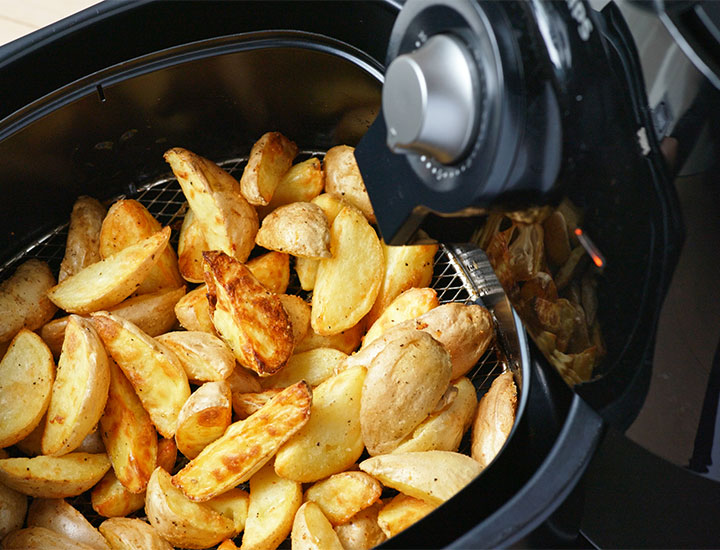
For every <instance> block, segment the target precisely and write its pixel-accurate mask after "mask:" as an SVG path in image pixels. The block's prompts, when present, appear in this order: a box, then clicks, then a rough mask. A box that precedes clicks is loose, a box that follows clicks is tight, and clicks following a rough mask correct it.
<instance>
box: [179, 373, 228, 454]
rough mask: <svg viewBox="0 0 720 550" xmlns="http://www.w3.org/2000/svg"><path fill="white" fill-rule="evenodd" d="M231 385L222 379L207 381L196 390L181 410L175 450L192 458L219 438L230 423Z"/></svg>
mask: <svg viewBox="0 0 720 550" xmlns="http://www.w3.org/2000/svg"><path fill="white" fill-rule="evenodd" d="M231 399H232V398H231V395H230V386H229V385H228V384H227V382H225V381H224V380H221V381H219V382H207V383H205V384H203V385H202V386H200V387H199V388H198V389H197V390H195V391H194V392H193V393H192V395H191V396H190V397H189V399H188V400H187V401H186V402H185V405H183V408H182V409H180V414H179V415H178V425H177V430H176V431H175V441H176V443H177V447H178V450H179V451H180V452H181V453H182V454H184V455H185V456H186V457H188V458H190V459H193V458H195V457H196V456H197V455H199V454H200V451H202V450H203V449H204V448H205V447H207V445H208V444H209V443H212V442H213V441H215V440H216V439H217V438H219V437H220V436H221V435H222V434H223V433H225V430H226V429H227V427H228V426H229V425H230V422H231V420H232V402H231Z"/></svg>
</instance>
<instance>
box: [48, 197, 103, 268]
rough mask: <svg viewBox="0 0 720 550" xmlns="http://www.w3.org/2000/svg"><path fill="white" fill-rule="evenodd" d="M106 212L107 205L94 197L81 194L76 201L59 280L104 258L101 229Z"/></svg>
mask: <svg viewBox="0 0 720 550" xmlns="http://www.w3.org/2000/svg"><path fill="white" fill-rule="evenodd" d="M105 212H106V211H105V207H104V206H103V205H102V204H100V202H99V201H98V200H97V199H93V198H92V197H87V196H81V197H78V199H77V200H76V201H75V204H74V205H73V209H72V213H71V214H70V226H69V227H68V235H67V240H66V241H65V256H63V260H62V262H61V263H60V273H59V274H58V282H62V281H64V280H65V279H67V278H68V277H69V276H70V275H75V273H77V272H78V271H80V270H81V269H83V268H85V267H87V266H89V265H90V264H94V263H95V262H99V261H100V260H102V256H100V229H101V228H102V222H103V218H105Z"/></svg>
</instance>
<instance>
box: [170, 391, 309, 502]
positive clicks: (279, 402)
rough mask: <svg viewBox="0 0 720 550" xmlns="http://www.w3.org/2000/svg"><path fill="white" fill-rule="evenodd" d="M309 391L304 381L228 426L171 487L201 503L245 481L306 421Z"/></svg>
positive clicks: (174, 477)
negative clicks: (250, 414)
mask: <svg viewBox="0 0 720 550" xmlns="http://www.w3.org/2000/svg"><path fill="white" fill-rule="evenodd" d="M311 403H312V392H311V391H310V388H309V387H308V385H307V384H306V383H305V382H299V383H297V384H295V385H293V386H290V387H289V388H286V389H284V390H283V391H282V392H281V393H279V394H278V395H277V396H275V397H274V398H273V399H271V400H270V402H268V404H267V405H265V406H264V407H263V408H262V409H260V410H259V411H258V412H257V413H255V414H253V415H252V416H250V417H248V418H247V419H246V420H242V421H240V422H236V423H235V424H232V425H231V426H230V427H229V428H228V429H227V431H226V432H225V434H224V435H223V436H222V437H221V438H220V439H218V440H216V441H214V442H213V443H211V444H210V445H208V446H207V447H205V449H203V451H202V452H201V453H200V454H199V455H198V456H197V457H195V458H194V459H192V460H191V461H190V462H189V463H188V464H187V466H185V467H184V468H183V469H182V470H180V471H179V472H178V473H177V474H175V475H174V476H173V484H174V485H175V486H176V487H178V488H180V489H181V490H182V491H183V493H185V495H186V496H187V497H188V498H189V499H190V500H193V501H196V502H202V501H205V500H209V499H211V498H212V497H214V496H217V495H219V494H222V493H224V492H226V491H227V490H228V489H230V488H232V487H235V486H237V485H238V484H239V483H242V482H243V481H247V480H248V479H249V478H250V477H251V476H252V475H253V474H254V473H255V472H257V471H258V470H259V469H260V468H262V466H263V465H264V464H265V463H266V462H267V461H268V460H270V458H272V456H273V455H274V454H275V452H276V451H277V449H278V448H279V447H280V446H281V445H282V444H283V443H285V441H287V440H288V439H289V438H290V437H292V436H293V435H294V434H295V433H296V432H297V431H298V430H299V429H300V428H302V427H303V426H304V425H305V423H306V422H307V421H308V418H309V416H310V405H311Z"/></svg>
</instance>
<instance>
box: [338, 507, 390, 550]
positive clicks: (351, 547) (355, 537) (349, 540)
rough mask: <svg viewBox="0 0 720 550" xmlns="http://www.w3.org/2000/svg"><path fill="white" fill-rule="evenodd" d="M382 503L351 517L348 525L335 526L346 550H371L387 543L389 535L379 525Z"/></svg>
mask: <svg viewBox="0 0 720 550" xmlns="http://www.w3.org/2000/svg"><path fill="white" fill-rule="evenodd" d="M381 507H382V502H381V501H378V502H376V503H375V504H373V505H372V506H369V507H368V508H365V509H364V510H362V511H360V512H358V513H357V514H355V515H354V516H353V517H351V518H350V519H349V520H348V521H347V522H346V523H343V524H342V525H337V526H335V533H336V534H337V536H338V539H340V544H342V545H343V548H344V549H345V550H370V548H373V547H375V546H377V545H378V544H381V543H382V542H385V540H386V539H387V535H386V534H385V533H383V530H382V529H381V528H380V526H379V525H378V521H377V518H378V512H379V510H380V508H381Z"/></svg>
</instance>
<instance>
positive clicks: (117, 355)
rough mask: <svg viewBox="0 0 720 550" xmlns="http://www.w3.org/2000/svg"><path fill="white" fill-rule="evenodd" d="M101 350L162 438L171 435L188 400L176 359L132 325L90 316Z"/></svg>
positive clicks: (109, 315) (104, 315) (105, 316)
mask: <svg viewBox="0 0 720 550" xmlns="http://www.w3.org/2000/svg"><path fill="white" fill-rule="evenodd" d="M92 319H93V323H94V324H95V328H96V330H97V331H98V334H99V335H100V338H102V340H103V342H104V343H105V348H106V349H107V351H108V353H109V354H110V355H111V356H112V358H113V359H114V360H115V362H116V363H117V364H118V366H119V367H120V368H121V369H122V371H123V373H125V375H126V376H127V377H128V379H129V380H130V383H131V384H132V385H133V388H134V389H135V391H136V392H137V394H138V397H140V401H141V402H142V404H143V407H144V408H145V410H146V411H147V412H148V414H149V415H150V419H151V420H152V422H153V424H154V425H155V427H156V428H157V431H158V432H159V433H160V434H161V435H162V436H163V437H172V436H173V435H175V428H176V426H177V417H178V414H179V413H180V409H181V408H182V406H183V405H184V404H185V401H187V398H188V397H190V385H189V384H188V379H187V375H186V374H185V371H184V370H183V368H182V365H181V364H180V361H179V360H178V358H177V357H176V355H175V354H174V353H173V352H172V351H171V350H170V349H168V348H167V347H165V346H164V345H163V344H161V343H159V342H158V341H157V340H155V339H154V338H152V337H151V336H148V335H147V334H145V333H144V332H143V331H142V330H140V329H139V328H138V327H137V326H136V325H134V324H132V323H131V322H130V321H126V320H125V319H123V318H122V317H118V316H116V315H115V314H113V313H108V312H106V311H105V312H102V311H100V312H97V313H93V315H92Z"/></svg>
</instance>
